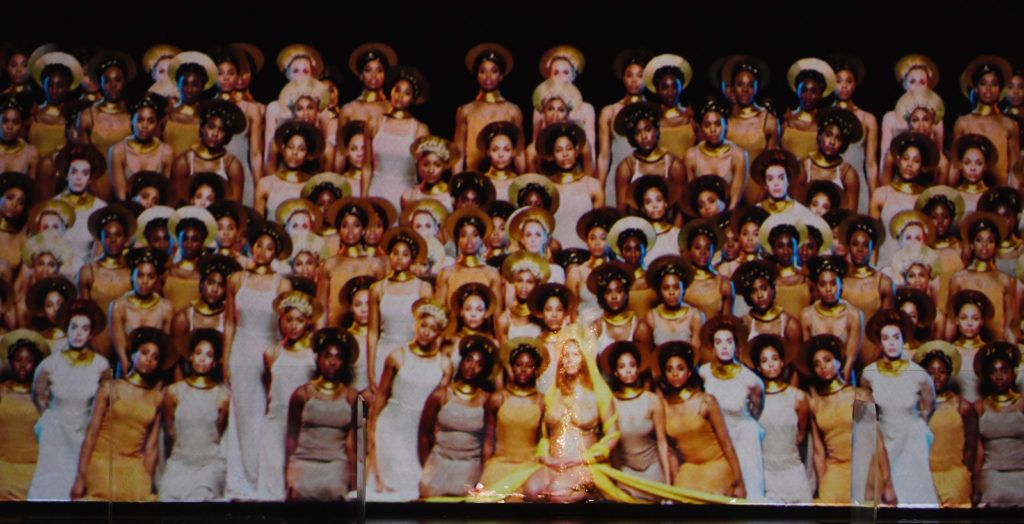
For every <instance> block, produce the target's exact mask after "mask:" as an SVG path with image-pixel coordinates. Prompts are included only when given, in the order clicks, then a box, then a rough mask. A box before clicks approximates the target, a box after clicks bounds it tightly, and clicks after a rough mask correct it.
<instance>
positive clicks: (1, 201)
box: [0, 173, 32, 269]
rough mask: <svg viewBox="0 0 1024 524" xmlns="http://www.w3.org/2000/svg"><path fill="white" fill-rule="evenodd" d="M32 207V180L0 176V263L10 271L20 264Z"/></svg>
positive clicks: (17, 174) (15, 175)
mask: <svg viewBox="0 0 1024 524" xmlns="http://www.w3.org/2000/svg"><path fill="white" fill-rule="evenodd" d="M31 207H32V179H30V178H29V177H28V176H27V175H23V174H21V173H4V174H2V175H0V244H2V245H3V246H5V248H4V250H3V254H2V256H0V261H3V262H6V263H7V264H8V265H9V266H10V267H11V268H12V269H13V268H16V267H18V264H19V263H20V262H21V260H20V258H21V247H22V246H23V245H25V241H26V240H27V239H28V237H27V231H26V227H25V226H26V225H27V222H28V212H29V208H31Z"/></svg>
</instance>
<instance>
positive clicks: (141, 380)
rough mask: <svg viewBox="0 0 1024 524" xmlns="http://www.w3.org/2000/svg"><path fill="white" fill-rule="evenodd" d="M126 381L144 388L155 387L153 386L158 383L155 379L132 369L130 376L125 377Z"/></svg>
mask: <svg viewBox="0 0 1024 524" xmlns="http://www.w3.org/2000/svg"><path fill="white" fill-rule="evenodd" d="M124 381H125V382H127V383H129V384H131V385H133V386H135V387H139V388H142V389H153V386H155V385H156V381H155V380H152V379H148V378H146V377H144V376H142V374H141V373H139V372H137V371H135V370H132V372H131V373H128V376H127V377H125V379H124Z"/></svg>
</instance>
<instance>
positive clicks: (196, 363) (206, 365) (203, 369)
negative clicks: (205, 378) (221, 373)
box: [188, 340, 217, 375]
mask: <svg viewBox="0 0 1024 524" xmlns="http://www.w3.org/2000/svg"><path fill="white" fill-rule="evenodd" d="M188 362H189V364H191V365H192V371H193V372H194V373H195V374H196V375H209V374H210V373H211V372H213V370H214V368H216V367H217V351H216V350H215V349H214V347H213V344H211V343H210V342H209V341H207V340H200V341H199V342H198V343H197V344H196V345H195V347H193V348H192V354H191V355H189V358H188Z"/></svg>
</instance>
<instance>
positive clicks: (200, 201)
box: [189, 184, 217, 209]
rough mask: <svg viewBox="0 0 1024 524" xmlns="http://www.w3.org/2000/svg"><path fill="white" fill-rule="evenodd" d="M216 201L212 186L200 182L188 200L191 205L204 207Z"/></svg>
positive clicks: (215, 193)
mask: <svg viewBox="0 0 1024 524" xmlns="http://www.w3.org/2000/svg"><path fill="white" fill-rule="evenodd" d="M216 201H217V192H216V191H214V190H213V188H212V187H210V186H208V185H206V184H202V185H200V186H199V187H197V188H196V191H195V193H192V198H191V199H190V200H189V203H190V204H192V205H193V206H197V207H201V208H203V209H206V208H208V207H210V205H211V204H213V203H214V202H216Z"/></svg>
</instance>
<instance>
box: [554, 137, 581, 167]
mask: <svg viewBox="0 0 1024 524" xmlns="http://www.w3.org/2000/svg"><path fill="white" fill-rule="evenodd" d="M554 150H555V164H557V165H558V168H559V169H561V170H563V171H569V170H571V169H573V168H574V167H576V159H577V158H578V156H579V155H578V153H579V151H577V149H576V145H575V144H573V142H572V140H570V139H569V137H567V136H560V137H558V139H557V140H555V148H554Z"/></svg>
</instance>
